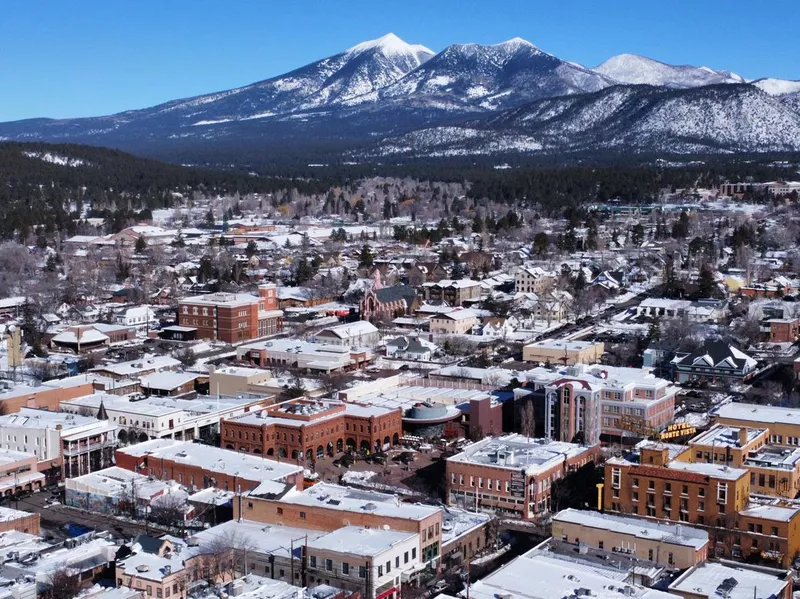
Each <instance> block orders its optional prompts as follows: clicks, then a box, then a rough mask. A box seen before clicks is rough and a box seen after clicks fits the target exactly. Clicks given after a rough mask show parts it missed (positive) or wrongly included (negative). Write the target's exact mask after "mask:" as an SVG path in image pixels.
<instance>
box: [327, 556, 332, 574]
mask: <svg viewBox="0 0 800 599" xmlns="http://www.w3.org/2000/svg"><path fill="white" fill-rule="evenodd" d="M325 569H326V570H327V571H328V572H333V560H332V559H326V560H325Z"/></svg>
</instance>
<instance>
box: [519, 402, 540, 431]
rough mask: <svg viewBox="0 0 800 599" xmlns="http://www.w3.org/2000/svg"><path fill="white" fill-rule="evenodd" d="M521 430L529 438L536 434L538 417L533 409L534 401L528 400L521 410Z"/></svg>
mask: <svg viewBox="0 0 800 599" xmlns="http://www.w3.org/2000/svg"><path fill="white" fill-rule="evenodd" d="M519 428H520V431H521V432H522V434H523V435H525V436H526V437H528V438H532V437H533V436H534V435H535V434H536V417H535V415H534V411H533V401H530V400H528V401H526V402H525V403H524V404H523V405H522V409H521V410H520V423H519Z"/></svg>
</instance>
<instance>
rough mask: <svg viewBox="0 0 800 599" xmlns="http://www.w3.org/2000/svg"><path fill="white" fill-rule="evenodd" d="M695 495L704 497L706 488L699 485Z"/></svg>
mask: <svg viewBox="0 0 800 599" xmlns="http://www.w3.org/2000/svg"><path fill="white" fill-rule="evenodd" d="M697 496H698V497H705V496H706V490H705V488H703V487H700V488H699V489H697Z"/></svg>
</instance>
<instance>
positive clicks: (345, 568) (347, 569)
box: [342, 562, 350, 575]
mask: <svg viewBox="0 0 800 599" xmlns="http://www.w3.org/2000/svg"><path fill="white" fill-rule="evenodd" d="M342 574H344V575H348V574H350V564H348V563H347V562H342Z"/></svg>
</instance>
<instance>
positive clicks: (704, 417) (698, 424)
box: [675, 412, 711, 428]
mask: <svg viewBox="0 0 800 599" xmlns="http://www.w3.org/2000/svg"><path fill="white" fill-rule="evenodd" d="M679 422H685V423H686V424H688V425H689V426H693V427H695V428H705V427H707V426H708V425H709V424H710V422H711V416H709V415H708V414H698V413H697V412H689V413H688V414H684V415H683V416H678V417H677V418H675V423H676V424H677V423H679Z"/></svg>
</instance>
